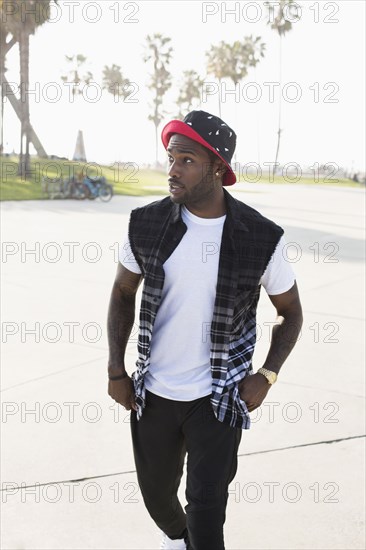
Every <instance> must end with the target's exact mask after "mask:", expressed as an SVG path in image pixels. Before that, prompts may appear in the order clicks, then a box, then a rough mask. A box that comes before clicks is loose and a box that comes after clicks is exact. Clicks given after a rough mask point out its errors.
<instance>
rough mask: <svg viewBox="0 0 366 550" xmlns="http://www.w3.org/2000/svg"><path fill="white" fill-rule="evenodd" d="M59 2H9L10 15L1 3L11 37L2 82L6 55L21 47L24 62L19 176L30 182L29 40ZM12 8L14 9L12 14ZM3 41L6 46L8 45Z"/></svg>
mask: <svg viewBox="0 0 366 550" xmlns="http://www.w3.org/2000/svg"><path fill="white" fill-rule="evenodd" d="M52 1H55V2H57V0H6V7H7V11H6V12H4V6H5V2H4V1H3V0H1V3H0V12H1V14H0V15H1V29H0V30H1V31H2V34H5V36H6V35H7V34H8V33H10V34H11V35H12V38H11V40H10V41H9V42H8V43H7V46H6V47H5V54H4V53H3V54H2V56H3V57H2V59H1V62H0V69H1V80H2V83H3V82H4V81H5V80H4V73H5V55H6V53H7V52H8V51H9V49H10V47H11V46H12V45H13V44H14V43H15V42H18V43H19V59H20V123H21V131H20V155H19V174H20V175H21V176H22V177H23V178H27V176H28V175H29V173H30V157H29V142H30V141H31V137H30V136H31V124H30V114H29V95H28V89H29V37H30V35H31V34H34V33H35V31H36V29H37V28H38V27H39V26H41V25H43V24H44V23H45V22H46V21H48V19H49V17H50V4H51V2H52ZM9 7H11V8H12V9H11V10H9ZM4 40H5V42H6V38H5V39H4V38H2V45H4Z"/></svg>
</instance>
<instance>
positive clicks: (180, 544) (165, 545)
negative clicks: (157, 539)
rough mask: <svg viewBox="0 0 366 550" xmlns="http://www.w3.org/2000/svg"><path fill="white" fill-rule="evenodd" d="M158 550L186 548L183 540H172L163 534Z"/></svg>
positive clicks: (180, 549)
mask: <svg viewBox="0 0 366 550" xmlns="http://www.w3.org/2000/svg"><path fill="white" fill-rule="evenodd" d="M160 550H187V546H186V543H185V542H184V539H176V540H172V539H170V538H169V537H168V535H166V534H165V533H164V534H163V538H162V539H161V544H160Z"/></svg>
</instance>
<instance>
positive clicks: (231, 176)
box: [161, 120, 236, 185]
mask: <svg viewBox="0 0 366 550" xmlns="http://www.w3.org/2000/svg"><path fill="white" fill-rule="evenodd" d="M173 134H181V135H183V136H186V137H187V138H189V139H192V140H193V141H197V143H200V144H201V145H203V147H206V149H210V151H212V152H213V153H215V155H216V156H217V157H219V158H220V159H221V160H222V162H224V163H225V166H226V167H227V170H226V172H225V174H224V177H223V180H222V185H233V184H234V183H235V182H236V176H235V173H234V172H233V170H232V168H231V166H230V164H228V163H227V162H226V160H225V159H223V158H222V156H221V155H220V154H219V153H218V152H217V151H216V149H215V148H214V147H212V145H210V144H209V143H207V141H205V140H204V139H203V137H202V136H200V134H198V133H197V132H196V131H195V130H193V128H191V127H190V126H189V125H188V124H186V123H185V122H183V121H181V120H171V121H170V122H168V124H166V125H165V126H164V128H163V130H162V132H161V140H162V142H163V145H164V147H165V149H166V148H167V147H168V144H169V140H170V138H171V136H172V135H173Z"/></svg>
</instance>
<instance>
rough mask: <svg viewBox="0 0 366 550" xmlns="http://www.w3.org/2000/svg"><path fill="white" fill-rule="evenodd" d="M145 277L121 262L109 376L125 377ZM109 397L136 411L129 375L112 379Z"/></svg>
mask: <svg viewBox="0 0 366 550" xmlns="http://www.w3.org/2000/svg"><path fill="white" fill-rule="evenodd" d="M141 280H142V275H140V274H137V273H133V272H132V271H129V270H128V269H126V268H125V267H124V266H123V265H121V264H120V263H119V264H118V268H117V274H116V278H115V281H114V284H113V288H112V294H111V298H110V302H109V310H108V321H107V327H108V344H109V360H108V376H109V377H110V378H111V377H112V378H114V377H118V376H120V375H124V374H125V373H126V369H125V352H126V347H127V343H128V339H129V336H130V334H131V330H132V327H133V323H134V319H135V299H136V292H137V289H138V287H139V285H140V283H141ZM108 394H109V395H110V396H111V397H112V398H113V399H114V400H115V401H117V403H120V404H121V405H123V406H124V407H125V408H126V409H127V410H130V409H131V408H134V409H136V404H135V398H134V388H133V382H132V380H131V378H130V377H129V376H126V377H125V378H122V379H119V380H113V381H112V380H109V384H108Z"/></svg>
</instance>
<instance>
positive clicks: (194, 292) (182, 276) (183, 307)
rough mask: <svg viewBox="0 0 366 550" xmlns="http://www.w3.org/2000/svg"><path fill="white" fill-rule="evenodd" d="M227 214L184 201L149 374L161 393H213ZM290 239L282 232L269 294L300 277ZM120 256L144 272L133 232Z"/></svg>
mask: <svg viewBox="0 0 366 550" xmlns="http://www.w3.org/2000/svg"><path fill="white" fill-rule="evenodd" d="M225 218H226V216H222V217H220V218H200V217H198V216H195V215H194V214H192V213H191V212H190V211H189V210H188V209H187V208H186V207H185V206H182V219H183V221H184V223H185V224H186V226H187V231H186V233H185V234H184V236H183V238H182V240H181V241H180V243H179V245H178V246H177V247H176V248H175V250H174V251H173V253H172V254H171V256H170V257H169V258H168V259H167V260H166V262H165V263H164V272H165V279H164V287H163V291H162V300H161V304H160V307H159V310H158V313H157V316H156V319H155V323H154V328H153V338H152V340H151V354H150V366H149V370H148V372H147V374H146V377H145V385H146V388H147V389H148V390H149V391H151V392H152V393H155V394H157V395H160V396H161V397H166V398H168V399H174V400H177V401H191V400H193V399H198V398H199V397H203V396H206V395H209V394H210V393H211V388H212V378H211V366H210V347H211V340H210V326H211V321H212V316H213V310H214V303H215V297H216V283H217V276H218V266H219V256H220V246H221V237H222V230H223V226H224V222H225ZM285 245H286V242H285V239H284V238H283V237H282V238H281V240H280V242H279V244H278V246H277V247H276V250H275V252H274V254H273V256H272V258H271V260H270V262H269V264H268V267H267V269H266V271H265V273H264V274H263V276H262V278H261V284H262V285H263V287H264V288H265V289H266V292H267V293H268V294H269V295H274V294H282V293H283V292H286V291H287V290H289V289H290V288H291V287H292V286H293V284H294V281H295V275H294V272H293V270H292V268H291V265H290V263H289V262H288V261H286V259H285V255H284V254H283V252H284V246H285ZM119 261H120V262H121V264H122V265H123V266H124V267H126V269H128V270H129V271H132V272H133V273H141V270H140V268H139V266H138V264H137V262H136V259H135V258H134V255H133V253H132V251H131V247H130V243H129V239H128V236H127V237H126V238H125V239H124V241H123V243H122V244H121V246H120V250H119Z"/></svg>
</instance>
